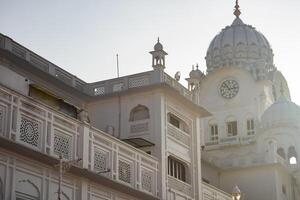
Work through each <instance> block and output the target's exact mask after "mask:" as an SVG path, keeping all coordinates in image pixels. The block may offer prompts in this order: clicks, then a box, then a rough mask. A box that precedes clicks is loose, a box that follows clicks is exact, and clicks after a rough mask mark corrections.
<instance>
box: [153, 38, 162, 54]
mask: <svg viewBox="0 0 300 200" xmlns="http://www.w3.org/2000/svg"><path fill="white" fill-rule="evenodd" d="M161 50H163V45H162V44H161V43H160V42H159V38H158V39H157V43H156V44H155V45H154V51H161Z"/></svg>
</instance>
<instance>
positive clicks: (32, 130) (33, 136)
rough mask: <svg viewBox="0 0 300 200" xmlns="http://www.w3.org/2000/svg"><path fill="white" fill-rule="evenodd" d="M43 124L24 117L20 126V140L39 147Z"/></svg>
mask: <svg viewBox="0 0 300 200" xmlns="http://www.w3.org/2000/svg"><path fill="white" fill-rule="evenodd" d="M40 126H41V124H40V122H38V121H35V120H33V119H30V118H27V117H24V116H22V117H21V125H20V140H21V141H23V142H25V143H27V144H30V145H32V146H34V147H39V145H40V138H41V127H40Z"/></svg>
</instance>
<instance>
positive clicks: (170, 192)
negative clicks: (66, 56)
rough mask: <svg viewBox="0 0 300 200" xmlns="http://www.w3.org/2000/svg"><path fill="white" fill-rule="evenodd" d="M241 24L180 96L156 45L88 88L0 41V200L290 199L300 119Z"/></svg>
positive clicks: (255, 37) (215, 43)
mask: <svg viewBox="0 0 300 200" xmlns="http://www.w3.org/2000/svg"><path fill="white" fill-rule="evenodd" d="M240 14H241V13H240V11H239V5H238V4H236V6H235V12H234V15H235V19H234V21H233V23H232V24H231V25H229V26H226V27H225V28H224V29H222V31H221V32H220V33H219V34H217V35H216V36H215V37H214V38H213V40H212V41H211V44H210V46H209V47H208V50H207V55H206V57H205V59H206V65H207V66H206V67H207V70H206V72H202V71H200V70H199V68H198V66H196V69H195V68H194V67H193V69H192V71H191V72H190V74H189V77H188V78H186V80H187V87H185V86H184V85H182V84H181V82H180V74H176V75H175V77H174V78H173V77H172V76H170V75H168V74H167V73H166V72H165V71H164V69H165V68H166V67H167V63H166V60H165V57H166V56H167V55H168V54H167V52H166V51H165V50H164V48H163V45H162V44H161V42H160V41H159V39H158V41H157V43H156V44H155V45H154V48H153V51H150V54H151V57H152V69H151V70H150V71H146V72H143V73H139V74H132V75H129V76H124V77H119V78H113V79H109V80H102V81H99V82H94V83H87V82H85V81H83V80H81V79H79V78H78V77H76V76H74V75H73V74H71V73H69V72H67V71H65V70H63V69H62V68H60V67H58V66H56V65H55V64H53V63H51V62H50V61H48V60H47V59H45V58H43V57H41V56H40V55H37V54H35V53H34V52H32V51H31V50H29V49H27V48H26V47H24V46H22V45H20V44H19V43H17V42H16V41H14V40H13V39H11V38H9V37H8V36H5V35H3V34H0V200H2V199H3V200H14V199H15V200H38V199H45V200H57V199H64V200H81V199H82V200H85V199H87V200H104V199H105V200H133V199H137V200H138V199H140V200H148V199H149V200H152V199H153V200H156V199H157V200H158V199H162V200H230V199H233V197H232V195H236V197H234V198H235V199H244V200H245V199H247V200H284V199H286V200H300V164H299V162H298V160H299V157H298V154H299V152H300V108H299V106H298V105H296V104H295V103H293V102H292V101H291V97H290V93H289V88H288V83H287V81H286V79H285V78H284V76H283V74H282V73H281V72H280V71H279V70H278V69H277V68H276V67H275V66H274V63H273V56H274V55H273V51H272V48H271V45H270V43H269V42H268V40H267V39H266V38H265V37H264V35H263V34H262V33H260V32H258V31H257V30H256V29H255V28H254V27H252V26H251V25H247V24H245V23H244V22H243V21H242V19H241V18H240Z"/></svg>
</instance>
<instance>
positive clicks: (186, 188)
mask: <svg viewBox="0 0 300 200" xmlns="http://www.w3.org/2000/svg"><path fill="white" fill-rule="evenodd" d="M168 187H169V188H170V189H171V190H172V189H174V190H176V191H179V192H181V193H183V194H185V195H187V196H190V197H191V196H192V194H193V192H192V186H191V185H190V184H188V183H186V182H183V181H181V180H179V179H177V178H174V177H172V176H168Z"/></svg>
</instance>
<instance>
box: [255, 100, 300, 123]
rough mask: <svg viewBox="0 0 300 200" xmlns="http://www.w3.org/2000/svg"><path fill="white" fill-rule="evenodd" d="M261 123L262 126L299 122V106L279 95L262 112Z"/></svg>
mask: <svg viewBox="0 0 300 200" xmlns="http://www.w3.org/2000/svg"><path fill="white" fill-rule="evenodd" d="M261 123H262V126H263V128H268V127H273V126H276V125H283V124H285V125H289V124H291V125H294V124H299V123H300V107H299V106H298V105H297V104H295V103H293V102H291V101H289V100H288V99H286V98H285V97H284V96H281V97H279V98H278V99H277V100H276V101H275V103H273V104H272V105H271V106H270V107H269V108H268V109H267V110H266V111H265V112H264V113H263V115H262V117H261Z"/></svg>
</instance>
